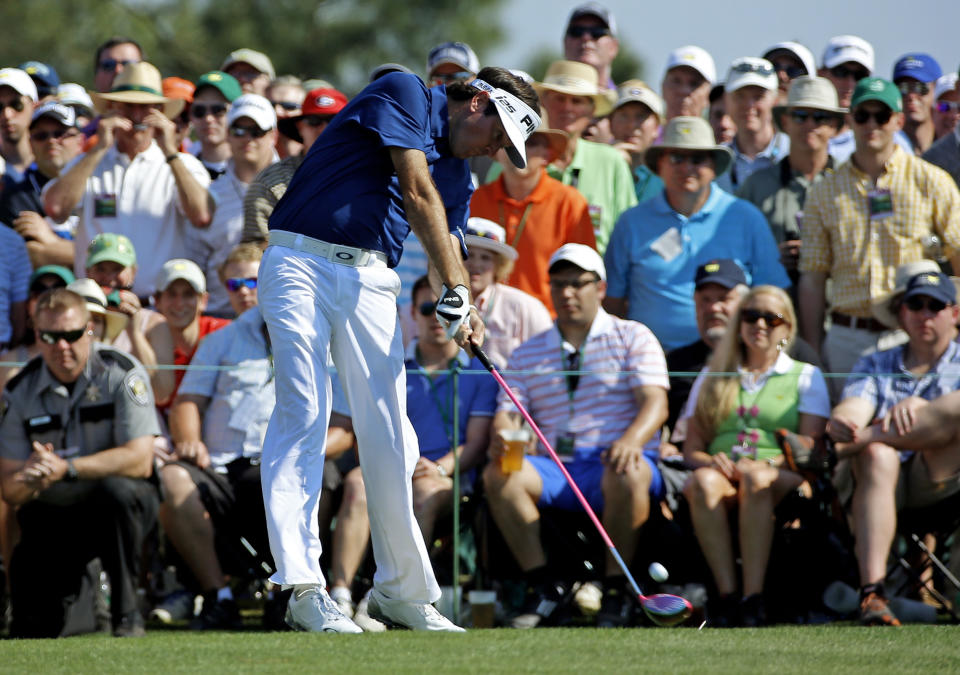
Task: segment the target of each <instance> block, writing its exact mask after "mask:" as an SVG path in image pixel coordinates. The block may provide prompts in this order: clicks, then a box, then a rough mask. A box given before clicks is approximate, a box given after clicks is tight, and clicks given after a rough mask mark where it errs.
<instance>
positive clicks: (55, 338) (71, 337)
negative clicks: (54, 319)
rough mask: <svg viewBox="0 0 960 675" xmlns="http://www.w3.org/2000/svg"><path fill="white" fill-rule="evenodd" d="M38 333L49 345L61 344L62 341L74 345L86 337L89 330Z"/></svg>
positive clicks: (42, 331)
mask: <svg viewBox="0 0 960 675" xmlns="http://www.w3.org/2000/svg"><path fill="white" fill-rule="evenodd" d="M38 332H39V334H40V339H41V340H43V341H44V342H45V343H46V344H48V345H55V344H57V343H58V342H60V340H66V341H67V342H68V343H70V344H73V343H74V342H76V341H77V340H79V339H80V338H82V337H83V336H84V334H85V333H86V332H87V329H86V328H78V329H76V330H41V331H38Z"/></svg>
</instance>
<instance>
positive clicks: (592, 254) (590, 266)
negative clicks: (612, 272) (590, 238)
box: [547, 244, 607, 281]
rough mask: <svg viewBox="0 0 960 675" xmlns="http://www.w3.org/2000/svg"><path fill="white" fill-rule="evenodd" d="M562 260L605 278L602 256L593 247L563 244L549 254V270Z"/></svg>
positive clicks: (604, 279) (605, 272) (605, 270)
mask: <svg viewBox="0 0 960 675" xmlns="http://www.w3.org/2000/svg"><path fill="white" fill-rule="evenodd" d="M561 260H564V261H566V262H569V263H573V264H574V265H576V266H577V267H579V268H580V269H582V270H585V271H587V272H594V273H595V274H596V275H597V276H598V277H600V279H601V280H603V281H606V280H607V268H606V267H604V265H603V258H601V257H600V254H599V253H597V252H596V251H595V250H594V249H592V248H590V247H589V246H585V245H584V244H564V245H563V246H561V247H560V248H558V249H557V250H556V251H555V252H554V254H553V255H552V256H550V264H549V265H548V266H547V269H548V270H549V269H550V268H552V267H553V266H554V265H555V264H556V263H558V262H560V261H561Z"/></svg>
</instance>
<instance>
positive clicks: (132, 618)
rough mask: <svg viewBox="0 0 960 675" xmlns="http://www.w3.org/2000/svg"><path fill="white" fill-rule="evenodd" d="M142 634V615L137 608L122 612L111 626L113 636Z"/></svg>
mask: <svg viewBox="0 0 960 675" xmlns="http://www.w3.org/2000/svg"><path fill="white" fill-rule="evenodd" d="M144 635H146V631H144V629H143V616H141V614H140V612H139V611H137V610H134V611H132V612H130V613H129V614H124V615H123V616H122V617H120V620H119V621H118V622H117V623H116V624H115V625H114V627H113V637H118V638H138V637H143V636H144Z"/></svg>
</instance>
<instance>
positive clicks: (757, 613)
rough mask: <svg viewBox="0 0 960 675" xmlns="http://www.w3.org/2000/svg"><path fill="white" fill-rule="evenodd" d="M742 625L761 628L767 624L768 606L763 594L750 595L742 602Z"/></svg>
mask: <svg viewBox="0 0 960 675" xmlns="http://www.w3.org/2000/svg"><path fill="white" fill-rule="evenodd" d="M740 625H741V626H744V627H745V628H759V627H760V626H766V625H767V607H766V605H765V604H764V603H763V595H761V594H760V593H754V594H753V595H748V596H747V597H745V598H744V599H743V601H742V602H741V603H740Z"/></svg>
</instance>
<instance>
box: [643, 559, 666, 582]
mask: <svg viewBox="0 0 960 675" xmlns="http://www.w3.org/2000/svg"><path fill="white" fill-rule="evenodd" d="M647 573H648V574H649V575H650V578H651V579H653V580H654V581H656V582H657V583H663V582H664V581H666V580H667V579H668V578H669V577H670V573H669V572H667V568H666V567H664V566H663V565H661V564H660V563H658V562H652V563H650V567H648V568H647Z"/></svg>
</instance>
